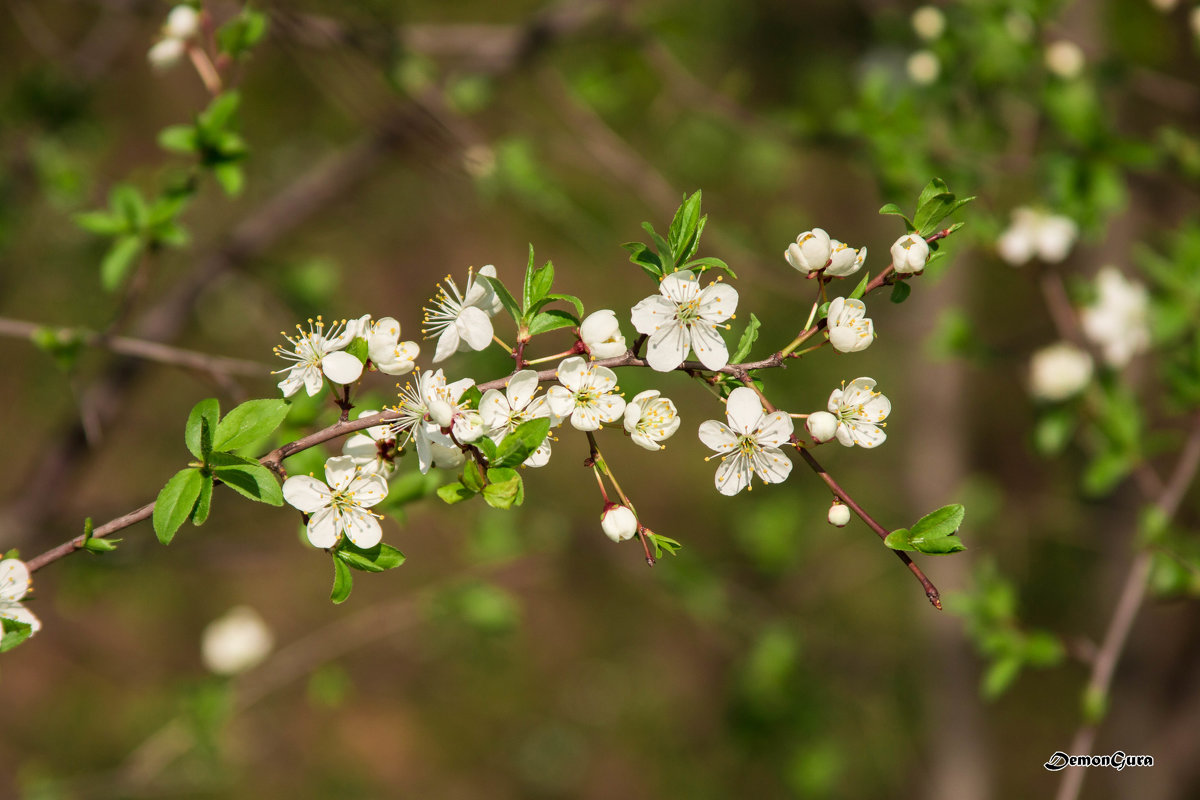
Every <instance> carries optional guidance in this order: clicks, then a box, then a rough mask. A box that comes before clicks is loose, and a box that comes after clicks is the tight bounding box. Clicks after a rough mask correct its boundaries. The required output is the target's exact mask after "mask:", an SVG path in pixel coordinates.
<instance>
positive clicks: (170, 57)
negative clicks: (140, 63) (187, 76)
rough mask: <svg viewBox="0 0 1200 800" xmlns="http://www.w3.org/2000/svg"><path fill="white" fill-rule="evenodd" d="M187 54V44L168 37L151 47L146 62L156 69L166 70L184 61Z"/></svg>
mask: <svg viewBox="0 0 1200 800" xmlns="http://www.w3.org/2000/svg"><path fill="white" fill-rule="evenodd" d="M185 52H187V44H185V43H184V42H183V41H182V40H180V39H173V38H170V37H168V38H166V39H163V40H161V41H158V42H155V43H154V45H153V46H151V48H150V51H149V52H148V53H146V60H147V61H149V62H150V66H151V67H153V68H154V69H157V70H166V69H170V68H171V67H173V66H175V65H176V64H178V63H179V62H180V61H181V60H183V54H184V53H185Z"/></svg>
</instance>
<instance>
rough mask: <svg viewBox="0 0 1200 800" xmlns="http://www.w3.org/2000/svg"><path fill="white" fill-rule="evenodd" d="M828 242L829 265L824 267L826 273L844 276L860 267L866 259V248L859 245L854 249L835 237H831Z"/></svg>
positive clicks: (836, 276)
mask: <svg viewBox="0 0 1200 800" xmlns="http://www.w3.org/2000/svg"><path fill="white" fill-rule="evenodd" d="M829 244H830V253H829V266H828V267H826V268H825V274H826V275H831V276H833V277H835V278H844V277H846V276H847V275H853V274H854V273H856V272H858V271H859V270H860V269H862V265H863V262H864V261H866V260H867V248H865V247H861V248H859V249H858V250H855V249H854V248H853V247H851V246H850V245H848V244H843V243H841V242H839V241H838V240H837V239H831V240H830V241H829Z"/></svg>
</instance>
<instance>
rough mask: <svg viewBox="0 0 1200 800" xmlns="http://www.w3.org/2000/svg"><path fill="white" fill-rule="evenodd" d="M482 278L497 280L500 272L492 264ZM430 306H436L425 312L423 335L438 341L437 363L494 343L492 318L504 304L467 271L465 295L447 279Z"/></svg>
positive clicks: (487, 267) (483, 270)
mask: <svg viewBox="0 0 1200 800" xmlns="http://www.w3.org/2000/svg"><path fill="white" fill-rule="evenodd" d="M479 274H480V275H482V276H484V277H488V278H494V277H496V268H495V267H494V266H492V265H491V264H488V265H487V266H485V267H482V268H481V269H480V270H479ZM429 302H430V303H432V304H433V305H432V306H429V307H426V308H425V309H424V311H425V320H424V322H425V328H423V329H422V331H421V332H422V333H423V334H425V338H426V339H432V338H433V337H435V336H436V337H437V348H436V350H435V351H434V354H433V363H435V364H436V363H437V362H439V361H445V360H446V359H447V358H449V357H450V356H452V355H454V354H455V353H456V352H459V351H462V350H483V349H484V348H486V347H487V346H488V345H489V344H491V343H492V336H493V335H494V332H493V329H492V317H494V316H495V315H496V312H498V311H499V310H500V309H501V307H502V304H501V303H500V298H499V296H497V294H496V292H495V291H494V290H493V289H492V287H491V284H489V283H488V282H487V281H481V280H478V279H477V278H476V276H475V273H474V270H468V271H467V285H466V287H465V288H464V289H463V290H462V292H459V291H458V285H457V284H455V283H454V279H453V278H451V277H450V276H449V275H447V276H446V285H445V286H442V285H441V284H438V290H437V294H436V295H435V296H434V297H433V298H431V299H430V301H429Z"/></svg>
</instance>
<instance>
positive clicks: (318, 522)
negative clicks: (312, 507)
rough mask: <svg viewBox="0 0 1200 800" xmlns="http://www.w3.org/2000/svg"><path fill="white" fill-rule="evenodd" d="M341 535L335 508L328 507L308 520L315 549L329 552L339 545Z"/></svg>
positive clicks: (310, 537)
mask: <svg viewBox="0 0 1200 800" xmlns="http://www.w3.org/2000/svg"><path fill="white" fill-rule="evenodd" d="M289 480H290V478H289ZM339 534H340V531H339V530H338V514H337V512H336V511H335V510H334V509H333V508H331V507H329V506H326V507H325V508H322V509H320V510H319V511H317V512H316V513H315V514H313V515H312V516H311V517H309V518H308V541H310V542H311V543H312V545H313V547H319V548H321V549H322V550H328V549H329V548H330V547H333V546H334V545H335V544H337V540H338V536H339Z"/></svg>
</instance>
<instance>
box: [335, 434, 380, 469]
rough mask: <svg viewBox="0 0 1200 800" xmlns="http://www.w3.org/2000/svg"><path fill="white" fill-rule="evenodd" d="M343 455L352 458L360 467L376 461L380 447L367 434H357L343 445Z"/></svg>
mask: <svg viewBox="0 0 1200 800" xmlns="http://www.w3.org/2000/svg"><path fill="white" fill-rule="evenodd" d="M342 455H344V456H350V457H351V458H353V459H354V463H355V464H358V465H359V466H363V465H366V464H367V463H369V462H371V461H374V460H375V459H376V457H378V455H379V446H378V445H377V444H376V443H375V440H374V439H372V438H371V437H370V436H368V435H367V434H365V433H356V434H354V435H353V436H351V437H350V438H349V439H347V440H346V442H345V444H343V445H342Z"/></svg>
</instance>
